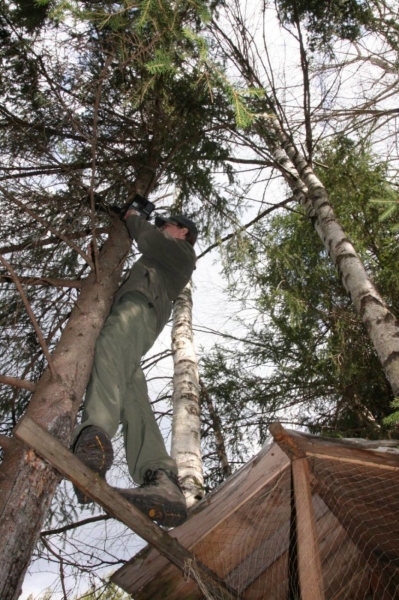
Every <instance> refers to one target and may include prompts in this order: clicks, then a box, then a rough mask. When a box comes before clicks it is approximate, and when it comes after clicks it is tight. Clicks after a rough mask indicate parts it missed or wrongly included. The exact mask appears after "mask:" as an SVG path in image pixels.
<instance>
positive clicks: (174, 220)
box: [155, 215, 198, 241]
mask: <svg viewBox="0 0 399 600" xmlns="http://www.w3.org/2000/svg"><path fill="white" fill-rule="evenodd" d="M165 223H170V224H171V225H179V226H180V227H187V229H188V230H189V231H190V233H192V235H193V236H194V238H195V239H197V235H198V229H197V226H196V224H195V223H194V221H192V220H191V219H189V218H188V217H185V216H184V215H171V216H170V217H155V225H156V226H157V227H162V225H164V224H165ZM194 241H195V240H194Z"/></svg>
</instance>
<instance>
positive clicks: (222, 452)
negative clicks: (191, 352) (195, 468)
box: [199, 379, 231, 479]
mask: <svg viewBox="0 0 399 600" xmlns="http://www.w3.org/2000/svg"><path fill="white" fill-rule="evenodd" d="M199 383H200V386H201V391H202V396H203V398H204V399H205V402H206V405H207V407H208V412H209V416H210V418H211V421H212V428H213V432H214V434H215V440H216V452H217V455H218V459H219V463H220V468H221V469H222V473H223V478H224V479H227V478H228V477H230V475H231V466H230V463H229V459H228V458H227V451H226V444H225V443H224V438H223V433H222V423H221V421H220V418H219V415H218V414H217V412H216V410H215V407H214V406H213V402H212V398H211V397H210V395H209V392H208V390H207V388H206V385H205V384H204V382H203V381H202V380H201V379H200V380H199Z"/></svg>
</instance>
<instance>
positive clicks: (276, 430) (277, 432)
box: [269, 423, 306, 460]
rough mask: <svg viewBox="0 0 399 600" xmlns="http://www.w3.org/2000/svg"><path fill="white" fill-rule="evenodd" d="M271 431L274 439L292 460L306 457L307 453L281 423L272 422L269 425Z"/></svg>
mask: <svg viewBox="0 0 399 600" xmlns="http://www.w3.org/2000/svg"><path fill="white" fill-rule="evenodd" d="M269 431H270V433H271V434H272V436H273V438H274V441H275V442H276V444H278V445H279V446H280V448H281V450H283V452H285V453H286V455H287V456H288V458H289V459H290V460H298V459H299V458H305V457H306V454H305V452H304V451H303V450H301V449H300V448H299V446H298V445H297V443H296V442H295V440H294V439H293V437H292V436H291V435H290V434H289V433H288V432H287V431H286V430H285V429H284V427H283V426H282V425H281V423H272V424H271V425H270V426H269Z"/></svg>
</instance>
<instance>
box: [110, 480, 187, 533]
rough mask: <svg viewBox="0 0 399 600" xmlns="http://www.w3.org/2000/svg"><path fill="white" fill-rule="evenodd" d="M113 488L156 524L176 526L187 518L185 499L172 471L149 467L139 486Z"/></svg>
mask: <svg viewBox="0 0 399 600" xmlns="http://www.w3.org/2000/svg"><path fill="white" fill-rule="evenodd" d="M115 489H116V491H117V492H119V493H120V494H122V496H123V497H124V498H126V500H128V501H129V502H130V503H131V504H133V505H134V506H135V507H136V508H138V509H139V510H141V512H143V513H144V514H145V515H147V516H148V517H150V519H152V520H153V521H156V522H157V523H158V525H164V526H165V527H177V526H178V525H181V524H182V523H184V521H185V520H186V519H187V507H186V499H185V498H184V495H183V492H182V490H181V487H180V484H179V480H178V478H177V475H175V473H173V472H172V471H167V470H166V469H157V470H156V471H151V470H150V469H149V470H148V471H147V472H146V474H145V475H144V483H143V485H141V486H140V487H138V488H133V489H127V490H121V489H118V488H115Z"/></svg>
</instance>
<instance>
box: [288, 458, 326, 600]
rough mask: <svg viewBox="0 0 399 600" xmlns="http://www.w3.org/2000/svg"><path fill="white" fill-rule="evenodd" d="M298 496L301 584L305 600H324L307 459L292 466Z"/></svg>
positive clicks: (297, 524) (295, 493) (297, 526)
mask: <svg viewBox="0 0 399 600" xmlns="http://www.w3.org/2000/svg"><path fill="white" fill-rule="evenodd" d="M292 476H293V484H294V495H295V510H296V531H297V549H298V570H299V584H300V589H301V599H302V600H324V586H323V577H322V571H321V563H320V552H319V545H318V540H317V535H316V524H315V516H314V511H313V504H312V494H311V490H310V482H309V465H308V461H307V460H306V459H305V458H300V459H298V460H294V461H293V462H292Z"/></svg>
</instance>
